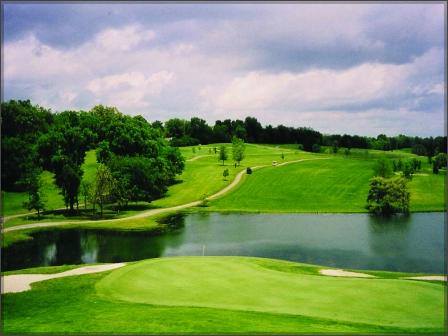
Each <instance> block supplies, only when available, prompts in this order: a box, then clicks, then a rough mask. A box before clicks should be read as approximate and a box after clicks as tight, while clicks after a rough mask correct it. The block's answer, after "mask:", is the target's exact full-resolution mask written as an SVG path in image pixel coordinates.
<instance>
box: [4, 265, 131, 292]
mask: <svg viewBox="0 0 448 336" xmlns="http://www.w3.org/2000/svg"><path fill="white" fill-rule="evenodd" d="M124 265H126V263H116V264H105V265H93V266H84V267H79V268H75V269H72V270H70V271H66V272H61V273H55V274H15V275H6V276H3V277H2V294H4V293H18V292H24V291H27V290H30V289H31V284H32V283H34V282H38V281H44V280H49V279H55V278H62V277H66V276H72V275H82V274H90V273H98V272H105V271H110V270H113V269H115V268H119V267H123V266H124Z"/></svg>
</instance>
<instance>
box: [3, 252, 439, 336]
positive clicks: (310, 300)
mask: <svg viewBox="0 0 448 336" xmlns="http://www.w3.org/2000/svg"><path fill="white" fill-rule="evenodd" d="M318 269H319V267H318V266H313V265H306V264H297V263H292V262H285V261H277V260H271V259H258V258H238V257H213V258H212V257H205V258H200V257H199V258H197V257H196V258H166V259H158V260H152V261H151V260H150V261H142V262H137V263H134V264H131V265H129V266H126V267H124V268H121V269H117V270H114V271H112V272H107V273H98V274H91V275H83V276H73V277H66V278H60V279H54V280H49V281H44V282H40V283H36V284H33V285H32V290H31V291H27V292H23V293H15V294H6V295H2V308H3V309H2V321H3V332H4V333H24V332H43V333H65V332H71V333H91V332H98V333H196V334H197V333H202V334H204V333H206V334H211V333H268V334H272V333H298V332H300V333H330V332H333V333H356V334H359V333H389V332H395V333H411V332H420V333H423V334H428V333H431V332H439V333H441V332H443V286H442V285H436V284H430V283H424V282H417V281H409V280H384V279H339V278H332V277H324V276H319V275H314V274H317V270H318ZM173 271H174V272H176V273H174V274H173V273H172V272H173ZM198 271H200V272H202V273H201V274H198V273H197V272H198ZM178 272H179V273H178ZM156 276H157V277H156ZM154 277H156V278H154ZM132 278H133V279H132ZM311 280H312V281H311ZM117 281H118V283H117ZM123 281H124V282H123ZM271 281H274V282H271ZM285 281H287V283H288V286H285V285H284V282H285ZM132 282H134V284H135V286H134V285H132V286H131V288H129V287H128V286H129V284H130V283H132ZM113 283H115V284H114V285H115V286H117V287H116V288H115V289H116V291H114V288H111V287H110V286H111V285H112V284H113ZM142 284H146V285H147V286H146V285H144V286H143V287H142ZM268 284H269V286H268V287H266V285H268ZM126 287H128V289H127V290H126V291H125V288H126ZM341 287H343V288H341ZM156 289H157V291H158V292H156ZM187 289H189V290H191V291H193V292H194V293H196V294H197V296H195V297H193V298H191V302H193V303H194V304H195V305H196V307H194V306H192V305H189V304H188V305H183V302H182V301H183V300H184V299H185V298H187V297H189V296H192V294H191V292H189V291H187ZM411 290H412V291H411ZM123 291H125V292H126V293H124V292H123ZM135 291H140V292H141V294H142V295H144V296H143V297H140V296H137V295H136V294H135ZM211 291H213V292H212V293H211V294H210V292H211ZM148 292H149V293H150V294H151V295H153V294H154V295H155V297H153V298H151V297H147V296H146V295H147V293H148ZM287 292H289V294H290V295H291V297H287V296H285V294H286V293H287ZM378 292H381V295H377V294H378ZM117 293H118V294H120V293H121V294H120V295H124V296H125V297H124V300H123V299H122V298H120V299H119V300H117V298H116V295H118V294H117ZM105 294H106V295H105ZM393 298H396V299H397V298H399V299H401V300H402V301H395V300H393ZM142 300H146V301H150V303H138V302H135V301H142ZM189 300H190V298H189ZM233 300H237V302H236V303H235V302H233ZM300 300H306V301H304V302H303V301H300ZM155 301H156V302H155ZM167 301H170V302H169V303H170V304H175V305H166V302H167ZM213 302H214V303H215V304H216V305H217V306H221V305H225V306H229V305H234V304H236V307H235V308H231V309H229V308H228V307H227V308H221V307H217V308H210V307H209V305H210V304H211V303H213ZM347 302H349V304H347ZM380 302H381V303H382V304H384V305H383V306H382V307H381V308H379V307H378V305H379V303H380ZM260 304H262V306H260ZM283 304H286V306H284V307H283ZM241 305H244V307H242V306H241ZM367 306H372V308H368V307H367ZM318 307H322V308H323V309H318ZM330 307H333V309H334V308H337V309H335V310H334V312H333V314H329V313H328V310H329V309H330ZM366 307H367V308H366ZM356 308H358V309H361V311H354V310H355V309H356ZM267 310H275V311H279V310H280V311H283V310H288V311H292V312H293V313H292V314H291V313H282V312H280V313H279V312H275V313H274V312H267ZM363 311H364V312H366V311H367V312H366V313H367V314H362V312H363ZM326 315H328V316H329V317H328V318H327V317H323V316H326ZM397 317H398V320H395V319H396V318H397ZM365 320H372V323H364V322H361V321H365ZM401 325H403V326H401Z"/></svg>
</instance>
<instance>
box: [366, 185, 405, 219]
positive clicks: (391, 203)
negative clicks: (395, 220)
mask: <svg viewBox="0 0 448 336" xmlns="http://www.w3.org/2000/svg"><path fill="white" fill-rule="evenodd" d="M409 195H410V194H409V191H408V187H407V181H406V180H405V179H403V178H392V179H386V178H383V177H374V178H372V179H371V180H370V190H369V194H368V196H367V206H366V208H367V209H368V210H369V212H371V213H374V214H377V215H391V214H394V213H408V212H409V199H410V197H409Z"/></svg>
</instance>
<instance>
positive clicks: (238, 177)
mask: <svg viewBox="0 0 448 336" xmlns="http://www.w3.org/2000/svg"><path fill="white" fill-rule="evenodd" d="M326 159H329V158H313V159H299V160H294V161H287V162H283V163H280V164H278V165H277V166H276V167H280V166H284V165H287V164H292V163H297V162H302V161H311V160H326ZM270 166H271V165H263V166H256V167H252V170H257V169H261V168H265V167H270ZM245 173H246V170H242V171H240V172H239V173H238V174H237V175H236V176H235V178H234V179H233V181H232V182H231V183H230V184H229V185H227V186H226V187H224V188H223V189H221V190H220V191H218V192H217V193H215V194H213V195H211V196H209V197H207V200H212V199H216V198H218V197H221V196H222V195H224V194H226V193H227V192H229V191H230V190H232V189H233V188H235V187H236V186H237V185H238V184H239V182H240V181H241V179H242V177H243V175H244V174H245ZM201 202H202V201H193V202H190V203H185V204H181V205H176V206H173V207H169V208H160V209H151V210H146V211H142V212H140V213H138V214H136V215H132V216H128V217H123V218H115V219H102V220H85V221H84V220H83V221H79V220H77V221H63V222H44V223H31V224H24V225H17V226H11V227H8V228H4V229H3V230H2V232H3V233H5V232H11V231H17V230H25V229H33V228H42V227H48V226H61V225H67V224H79V223H107V222H119V221H126V220H130V219H137V218H145V217H151V216H155V215H158V214H161V213H164V212H173V211H178V210H182V209H186V208H191V207H194V206H198V205H200V204H201Z"/></svg>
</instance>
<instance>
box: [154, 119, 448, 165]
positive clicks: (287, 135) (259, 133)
mask: <svg viewBox="0 0 448 336" xmlns="http://www.w3.org/2000/svg"><path fill="white" fill-rule="evenodd" d="M153 125H154V126H156V127H159V128H161V129H162V130H163V131H164V133H165V134H166V136H167V137H169V138H171V144H172V145H174V146H190V145H197V144H209V143H217V142H230V141H231V139H232V137H233V136H236V137H238V138H241V139H243V140H244V141H246V142H250V143H266V144H300V145H302V147H303V149H304V150H306V151H311V150H312V149H313V145H315V144H316V145H320V146H333V147H334V146H337V147H345V148H365V149H380V150H394V149H401V148H413V151H414V152H415V154H418V155H428V156H433V155H434V154H436V153H438V152H445V153H446V150H447V142H446V141H447V139H446V136H445V137H442V136H438V137H427V138H421V137H411V136H406V135H402V134H400V135H397V136H392V137H389V136H386V135H384V134H380V135H378V136H377V137H376V138H375V137H367V136H359V135H348V134H344V135H340V134H331V135H328V134H322V133H320V132H318V131H316V130H313V129H312V128H309V127H296V128H295V127H287V126H283V125H278V126H275V127H273V126H271V125H268V126H265V127H263V126H262V125H261V124H260V122H259V121H258V120H257V119H256V118H253V117H247V118H246V119H244V120H238V119H237V120H230V119H226V120H224V121H221V120H217V121H216V122H215V124H214V125H213V126H209V125H208V124H207V123H206V121H205V120H203V119H200V118H196V117H195V118H191V119H190V120H184V119H178V118H174V119H170V120H168V121H166V122H165V124H162V123H161V122H158V121H156V122H154V123H153ZM315 148H318V146H315Z"/></svg>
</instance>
